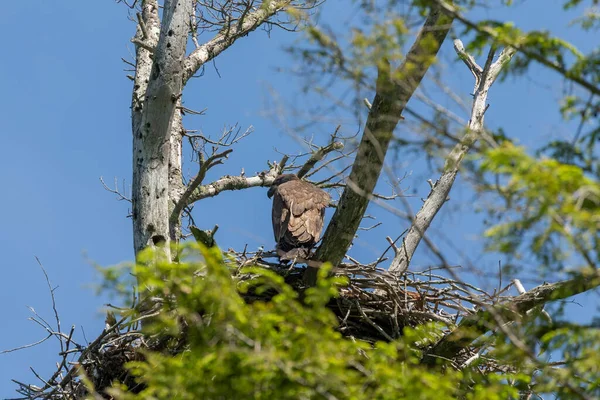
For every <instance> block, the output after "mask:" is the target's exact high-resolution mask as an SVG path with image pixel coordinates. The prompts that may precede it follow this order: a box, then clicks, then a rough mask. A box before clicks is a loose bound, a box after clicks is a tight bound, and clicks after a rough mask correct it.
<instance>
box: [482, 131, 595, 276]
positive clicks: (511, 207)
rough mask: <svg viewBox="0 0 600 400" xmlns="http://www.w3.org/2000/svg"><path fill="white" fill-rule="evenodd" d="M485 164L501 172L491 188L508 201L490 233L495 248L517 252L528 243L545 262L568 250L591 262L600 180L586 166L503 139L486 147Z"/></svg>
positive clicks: (551, 262) (488, 169)
mask: <svg viewBox="0 0 600 400" xmlns="http://www.w3.org/2000/svg"><path fill="white" fill-rule="evenodd" d="M481 169H482V171H483V172H487V173H493V174H496V175H497V176H498V179H499V180H498V182H499V183H498V184H497V185H495V186H494V187H493V188H491V189H492V190H493V191H494V192H497V193H498V194H500V195H501V197H502V198H503V199H504V203H505V204H504V209H498V208H496V209H495V212H496V213H501V214H502V215H503V217H502V222H500V223H498V224H496V225H494V226H493V227H491V228H489V229H488V230H487V232H486V236H487V237H488V238H489V239H490V241H489V248H490V249H491V250H496V251H501V252H504V253H508V254H513V255H514V254H516V253H518V251H519V250H522V249H523V247H524V246H525V247H526V248H527V249H528V250H530V251H531V254H535V255H537V256H538V257H540V258H541V259H542V260H543V261H544V262H545V265H546V266H552V265H557V263H560V261H563V260H564V259H566V258H567V257H568V256H569V252H568V250H571V251H573V252H574V253H575V254H576V255H578V256H579V257H581V256H583V257H584V258H585V259H586V260H587V261H588V262H589V261H591V259H592V258H593V257H594V253H595V252H596V248H597V241H598V228H599V227H600V184H599V183H598V182H597V181H595V180H593V179H591V178H589V177H587V176H586V175H585V173H584V171H583V169H582V168H580V167H578V166H576V165H572V164H563V163H561V162H559V161H558V160H557V159H545V158H542V159H536V158H534V157H531V156H530V155H528V154H527V153H526V152H525V150H524V149H523V148H522V147H517V146H514V145H513V144H511V143H510V142H505V143H503V145H501V146H500V147H498V148H495V149H491V150H489V151H487V153H486V154H485V155H484V159H483V161H482V163H481ZM565 246H568V247H565ZM596 257H597V255H596Z"/></svg>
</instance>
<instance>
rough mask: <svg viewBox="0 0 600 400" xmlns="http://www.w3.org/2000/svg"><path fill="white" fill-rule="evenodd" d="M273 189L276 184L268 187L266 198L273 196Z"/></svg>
mask: <svg viewBox="0 0 600 400" xmlns="http://www.w3.org/2000/svg"><path fill="white" fill-rule="evenodd" d="M275 189H277V187H276V186H271V187H270V188H269V191H268V192H267V197H268V198H271V197H273V195H274V194H275Z"/></svg>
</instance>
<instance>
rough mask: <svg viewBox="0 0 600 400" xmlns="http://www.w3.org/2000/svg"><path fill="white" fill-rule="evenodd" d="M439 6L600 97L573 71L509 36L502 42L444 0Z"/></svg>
mask: <svg viewBox="0 0 600 400" xmlns="http://www.w3.org/2000/svg"><path fill="white" fill-rule="evenodd" d="M437 4H439V6H440V7H442V9H443V10H444V12H445V13H446V14H448V15H450V16H452V18H455V19H457V20H459V21H460V22H462V23H463V24H465V25H466V26H468V27H469V28H471V29H473V30H475V31H477V32H479V33H483V34H485V35H487V36H489V37H490V38H492V39H494V40H498V41H500V43H501V44H502V45H505V46H507V47H509V48H514V49H516V50H518V51H519V52H520V53H523V54H524V55H526V56H527V57H529V58H531V59H532V60H535V61H537V62H539V63H540V64H542V65H544V66H546V67H548V68H550V69H552V70H554V71H556V72H558V73H559V74H561V75H562V76H564V77H565V78H567V79H569V80H571V81H573V82H575V83H577V84H579V85H581V86H582V87H584V88H586V89H587V90H589V91H590V93H594V94H598V95H600V88H599V87H598V86H597V85H595V84H594V83H592V82H589V81H586V80H585V79H583V78H581V77H580V76H579V75H577V74H574V73H572V72H571V71H569V70H567V69H565V68H564V67H563V66H561V65H559V64H558V63H556V62H554V61H551V60H548V59H547V58H545V57H543V56H542V55H540V54H536V53H535V52H533V51H530V50H528V49H527V48H525V47H523V46H521V45H520V44H519V43H518V41H517V40H512V41H508V39H507V38H508V37H509V36H507V35H504V36H503V37H502V40H499V39H500V37H499V34H498V32H496V31H495V30H494V29H493V28H491V27H489V26H485V25H481V24H478V23H476V22H473V21H471V20H469V19H467V18H465V16H463V15H462V14H461V13H459V12H458V9H457V8H456V7H455V6H454V5H452V4H450V3H448V2H446V1H444V0H437Z"/></svg>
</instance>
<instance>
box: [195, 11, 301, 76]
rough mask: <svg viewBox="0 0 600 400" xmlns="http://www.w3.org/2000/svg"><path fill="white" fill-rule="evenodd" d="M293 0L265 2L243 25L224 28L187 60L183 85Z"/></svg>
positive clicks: (245, 19)
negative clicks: (208, 63) (207, 63)
mask: <svg viewBox="0 0 600 400" xmlns="http://www.w3.org/2000/svg"><path fill="white" fill-rule="evenodd" d="M290 3H291V0H285V1H276V0H264V1H263V2H262V4H261V6H260V7H259V8H258V9H257V10H256V11H253V12H250V13H248V14H246V15H245V16H244V18H243V19H241V20H240V21H242V22H241V23H238V24H233V25H231V26H224V27H223V29H222V30H221V31H220V32H219V33H218V34H217V35H216V36H215V37H214V38H212V39H211V40H209V41H208V42H206V43H205V44H203V45H201V46H200V47H198V48H197V49H196V50H194V51H193V52H192V53H191V54H190V55H189V56H188V57H187V58H186V60H185V64H184V73H183V83H184V84H185V82H187V81H188V80H189V79H190V78H191V77H192V76H194V74H195V73H196V72H197V71H198V69H200V68H201V67H202V66H203V65H204V64H205V63H206V62H208V61H210V60H212V59H213V58H215V57H216V56H218V55H219V54H221V53H222V52H223V51H224V50H225V49H227V48H228V47H229V46H231V45H232V44H233V43H234V42H235V41H236V40H237V39H238V38H240V37H242V36H245V35H247V34H248V33H250V32H252V31H253V30H255V29H256V28H258V27H259V26H260V25H261V24H263V23H264V22H266V21H267V20H268V19H269V18H270V17H272V16H273V15H275V14H277V13H278V12H279V11H281V10H283V9H284V8H285V7H286V6H288V5H289V4H290Z"/></svg>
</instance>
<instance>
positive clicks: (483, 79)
mask: <svg viewBox="0 0 600 400" xmlns="http://www.w3.org/2000/svg"><path fill="white" fill-rule="evenodd" d="M454 46H455V49H456V51H457V52H458V53H459V55H460V54H461V53H463V56H461V58H462V57H464V54H466V53H464V47H463V45H462V42H461V41H460V40H459V39H456V40H455V41H454ZM494 53H495V49H494V48H492V49H490V52H489V54H488V58H487V61H486V64H485V66H484V67H483V69H482V70H481V71H479V70H478V69H477V67H478V66H477V64H476V63H475V62H474V60H472V58H471V57H470V56H467V57H466V60H472V62H471V61H468V62H467V61H465V63H466V64H467V66H468V67H469V69H470V70H471V72H472V73H473V75H474V76H475V94H474V100H473V108H472V109H471V118H470V120H469V125H468V127H467V132H466V133H465V135H464V136H463V138H462V139H461V141H460V142H459V143H457V144H456V145H455V146H454V148H453V149H452V151H451V152H450V154H449V155H448V157H447V158H446V162H445V165H444V173H443V174H442V176H441V177H440V178H439V179H438V180H437V182H435V184H434V185H433V187H432V188H431V192H430V193H429V196H428V197H427V200H425V202H424V203H423V206H422V207H421V209H420V210H419V212H418V213H417V215H416V216H415V218H414V220H413V222H412V224H411V227H410V229H409V231H408V233H407V234H406V236H405V237H404V239H403V241H402V242H403V243H402V246H399V247H400V251H399V252H398V254H396V255H395V256H394V259H393V260H392V264H391V265H390V268H389V270H390V272H392V273H394V274H396V275H398V276H401V275H403V274H404V273H405V272H406V270H407V269H408V265H409V264H410V260H411V258H412V256H413V255H414V253H415V251H416V249H417V247H418V245H419V243H420V242H421V239H422V237H423V235H424V234H425V231H427V229H428V228H429V225H431V222H432V221H433V219H434V218H435V216H436V214H437V213H438V211H439V210H440V209H441V208H442V206H443V205H444V203H445V202H446V200H447V198H448V194H449V193H450V190H451V189H452V185H453V184H454V180H455V179H456V175H457V174H458V168H459V167H460V163H461V161H462V159H463V158H464V156H465V155H466V154H467V152H468V151H469V149H470V148H471V146H472V145H473V144H474V143H475V142H476V141H477V139H478V138H479V136H480V133H481V132H483V116H484V114H485V111H486V110H487V104H486V100H487V93H488V90H489V89H490V87H491V86H492V84H493V83H494V81H495V80H496V78H497V77H498V74H499V73H500V71H501V70H502V67H503V66H504V65H505V64H506V63H507V62H508V61H510V59H511V58H512V56H513V55H514V53H515V49H514V48H512V47H507V48H505V49H504V50H503V51H502V53H501V54H500V56H499V57H498V59H497V60H496V61H495V62H492V58H493V54H494ZM463 59H465V58H463Z"/></svg>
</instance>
